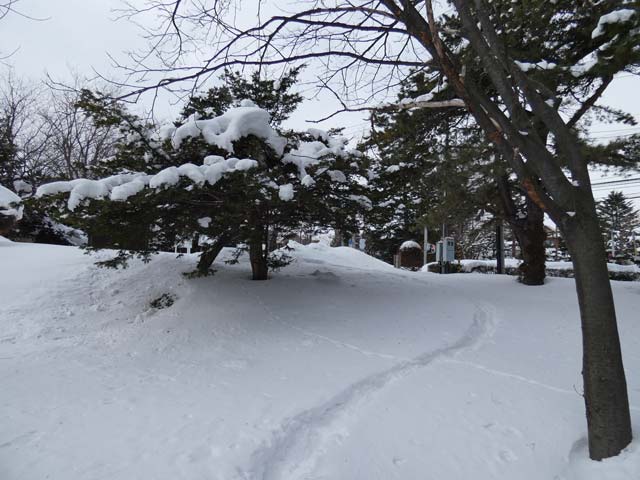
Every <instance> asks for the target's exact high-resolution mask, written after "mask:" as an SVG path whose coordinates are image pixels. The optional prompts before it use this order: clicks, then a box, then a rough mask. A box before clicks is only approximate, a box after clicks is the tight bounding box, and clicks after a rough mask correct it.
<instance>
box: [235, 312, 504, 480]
mask: <svg viewBox="0 0 640 480" xmlns="http://www.w3.org/2000/svg"><path fill="white" fill-rule="evenodd" d="M495 325H496V315H495V309H494V308H493V307H492V306H487V305H483V306H482V307H480V306H477V311H476V313H475V315H474V319H473V322H472V323H471V325H470V326H469V328H468V329H467V331H466V332H465V333H464V335H463V336H462V337H461V338H460V339H458V340H457V341H456V342H454V343H453V344H450V345H448V346H445V347H442V348H439V349H436V350H433V351H429V352H426V353H423V354H422V355H419V356H417V357H415V358H413V359H410V360H405V361H402V362H400V363H397V364H396V365H394V366H392V367H391V368H389V369H387V370H383V371H382V372H378V373H374V374H372V375H369V376H368V377H365V378H363V379H362V380H360V381H358V382H356V383H354V384H351V385H350V386H348V387H347V388H345V389H344V390H342V391H341V392H340V393H338V394H337V395H335V396H333V397H332V398H331V399H329V400H328V401H326V402H324V403H322V404H321V405H318V406H316V407H312V408H310V409H308V410H305V411H303V412H301V413H299V414H298V415H296V416H294V417H290V418H288V419H286V420H285V421H284V422H283V423H282V425H281V426H280V427H279V428H278V429H277V430H275V431H274V432H273V434H272V436H271V438H270V439H268V440H267V441H266V442H264V443H263V444H262V446H260V447H259V448H258V449H257V450H255V451H254V452H253V454H252V455H251V459H250V462H249V464H250V465H249V467H248V468H247V469H240V470H239V472H238V473H239V477H240V478H242V479H243V480H302V479H304V478H308V476H309V475H311V474H312V473H313V471H314V469H315V467H316V465H317V463H318V461H319V460H320V458H321V457H322V456H323V455H324V454H325V453H326V451H327V449H328V448H329V447H330V446H331V445H332V443H333V442H335V441H339V440H340V438H342V437H344V436H346V435H348V431H347V424H348V423H349V420H350V419H353V417H355V416H356V412H357V411H358V409H359V408H360V407H362V406H363V405H364V404H366V403H367V402H368V401H370V400H372V399H373V398H374V397H375V395H376V394H377V393H379V392H381V391H382V390H383V389H385V388H387V387H389V386H391V385H392V384H393V383H395V382H397V381H398V380H401V379H403V378H405V377H407V376H409V375H411V374H412V373H413V372H415V371H417V370H419V369H421V368H424V367H426V366H428V365H430V364H431V363H433V362H434V361H436V360H438V359H440V358H446V357H453V356H456V355H458V354H460V353H462V352H464V351H468V350H473V349H475V348H478V347H479V346H480V345H481V344H483V343H484V342H485V341H486V340H487V339H489V338H491V336H492V335H493V332H494V330H495Z"/></svg>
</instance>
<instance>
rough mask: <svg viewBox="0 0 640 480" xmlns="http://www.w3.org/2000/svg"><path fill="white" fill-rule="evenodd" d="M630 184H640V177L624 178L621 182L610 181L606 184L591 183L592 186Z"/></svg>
mask: <svg viewBox="0 0 640 480" xmlns="http://www.w3.org/2000/svg"><path fill="white" fill-rule="evenodd" d="M630 182H640V177H633V178H624V179H621V180H608V181H606V182H593V183H591V185H592V186H597V185H611V184H615V183H630Z"/></svg>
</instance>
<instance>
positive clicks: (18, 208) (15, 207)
mask: <svg viewBox="0 0 640 480" xmlns="http://www.w3.org/2000/svg"><path fill="white" fill-rule="evenodd" d="M23 209H24V207H23V206H22V199H21V198H20V197H19V196H18V195H16V194H15V193H13V192H12V191H11V190H9V189H8V188H5V187H3V186H2V185H0V215H3V216H5V217H13V218H15V219H16V220H22V212H23Z"/></svg>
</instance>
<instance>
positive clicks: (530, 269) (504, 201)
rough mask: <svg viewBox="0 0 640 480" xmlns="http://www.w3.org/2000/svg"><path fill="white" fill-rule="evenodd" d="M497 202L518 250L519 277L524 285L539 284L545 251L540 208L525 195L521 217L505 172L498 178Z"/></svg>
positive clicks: (543, 266)
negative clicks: (520, 259) (518, 246)
mask: <svg viewBox="0 0 640 480" xmlns="http://www.w3.org/2000/svg"><path fill="white" fill-rule="evenodd" d="M498 191H499V193H500V196H499V197H500V204H501V207H502V210H503V213H504V216H505V220H506V221H507V222H508V223H509V226H510V227H511V230H512V231H513V234H514V235H515V237H516V239H517V240H518V244H519V245H520V251H521V252H522V264H521V265H520V268H519V275H518V278H519V280H520V281H521V282H522V283H523V284H525V285H543V284H544V279H545V276H546V269H545V264H546V252H545V248H544V241H545V240H546V238H547V234H546V232H545V231H544V211H543V210H542V209H541V208H540V207H539V206H538V205H537V204H536V203H535V202H534V201H533V200H532V199H531V198H530V197H529V196H527V197H526V199H525V202H526V203H525V210H526V212H525V215H524V217H522V215H521V214H520V212H518V209H517V208H516V204H515V202H514V200H513V195H512V192H511V187H510V185H509V179H508V176H507V175H503V176H501V177H500V178H499V179H498ZM521 217H522V218H521Z"/></svg>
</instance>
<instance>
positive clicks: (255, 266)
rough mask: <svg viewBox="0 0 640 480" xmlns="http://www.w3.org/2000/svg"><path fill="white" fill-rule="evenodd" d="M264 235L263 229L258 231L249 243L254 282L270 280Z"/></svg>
mask: <svg viewBox="0 0 640 480" xmlns="http://www.w3.org/2000/svg"><path fill="white" fill-rule="evenodd" d="M263 233H264V232H263V231H262V230H261V229H257V232H256V234H255V235H254V237H253V238H252V239H251V240H250V241H249V260H250V261H251V273H252V277H251V278H252V280H267V279H268V278H269V267H268V265H267V254H268V252H267V251H266V249H265V246H264V244H263V237H264V236H265V235H264V234H263Z"/></svg>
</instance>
